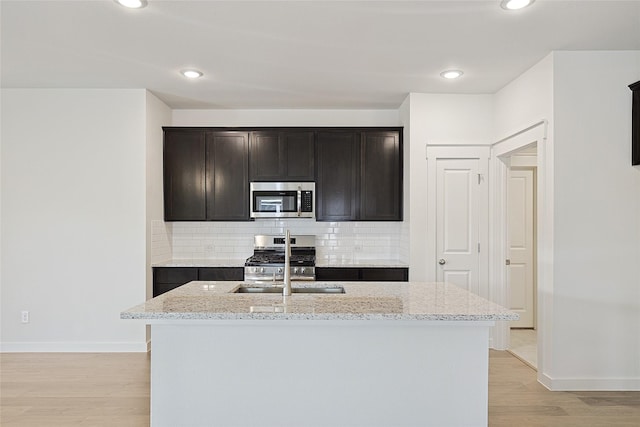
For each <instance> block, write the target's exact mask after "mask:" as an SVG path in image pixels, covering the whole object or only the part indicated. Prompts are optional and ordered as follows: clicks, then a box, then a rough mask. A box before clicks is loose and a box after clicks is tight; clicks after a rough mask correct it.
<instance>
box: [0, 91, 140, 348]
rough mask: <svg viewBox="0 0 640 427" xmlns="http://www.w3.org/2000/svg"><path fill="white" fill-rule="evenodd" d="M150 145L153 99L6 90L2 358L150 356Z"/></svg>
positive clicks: (111, 93) (103, 93)
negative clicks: (131, 317)
mask: <svg viewBox="0 0 640 427" xmlns="http://www.w3.org/2000/svg"><path fill="white" fill-rule="evenodd" d="M145 143H146V141H145V91H144V90H111V89H110V90H100V89H90V90H84V89H82V90H76V89H71V90H69V89H3V90H2V168H1V170H2V194H1V197H2V216H1V218H2V224H1V227H2V242H1V244H2V272H1V280H2V289H1V294H2V295H1V296H2V302H1V304H2V329H1V331H2V350H3V351H132V350H143V349H144V347H141V345H142V344H143V343H144V339H145V336H144V327H142V326H141V325H136V324H133V323H132V322H125V321H122V320H120V319H119V314H120V311H122V310H123V309H126V308H128V307H130V306H132V305H135V304H137V303H140V302H141V301H143V300H144V299H145V288H144V286H143V285H142V284H143V283H145V264H146V263H145V221H146V217H145V199H146V197H145V192H146V188H145V156H146V153H145ZM21 310H29V311H30V314H31V321H30V323H28V324H21V323H20V311H21Z"/></svg>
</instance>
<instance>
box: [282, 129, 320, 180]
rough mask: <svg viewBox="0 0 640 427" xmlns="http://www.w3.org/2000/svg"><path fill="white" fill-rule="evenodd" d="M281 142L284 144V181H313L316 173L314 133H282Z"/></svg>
mask: <svg viewBox="0 0 640 427" xmlns="http://www.w3.org/2000/svg"><path fill="white" fill-rule="evenodd" d="M280 141H282V142H283V143H284V144H283V146H284V151H285V157H284V159H283V160H284V162H283V163H284V166H285V167H284V169H285V170H286V174H285V176H284V177H283V180H284V181H313V180H314V179H315V172H314V163H315V161H314V158H315V150H314V141H313V132H296V131H291V132H282V133H281V134H280Z"/></svg>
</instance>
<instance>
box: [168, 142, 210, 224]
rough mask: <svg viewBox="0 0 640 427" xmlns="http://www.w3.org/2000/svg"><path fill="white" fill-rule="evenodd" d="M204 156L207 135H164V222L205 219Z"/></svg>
mask: <svg viewBox="0 0 640 427" xmlns="http://www.w3.org/2000/svg"><path fill="white" fill-rule="evenodd" d="M204 153H205V142H204V132H202V131H183V130H181V131H177V130H176V131H171V130H166V131H165V132H164V219H165V221H203V220H204V219H205V217H206V211H205V157H204Z"/></svg>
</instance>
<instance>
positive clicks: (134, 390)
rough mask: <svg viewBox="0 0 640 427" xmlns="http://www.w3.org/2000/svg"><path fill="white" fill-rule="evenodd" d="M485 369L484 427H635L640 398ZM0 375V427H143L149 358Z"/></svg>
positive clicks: (516, 367) (21, 363) (80, 360)
mask: <svg viewBox="0 0 640 427" xmlns="http://www.w3.org/2000/svg"><path fill="white" fill-rule="evenodd" d="M489 363H490V366H489V425H490V426H496V427H499V426H509V427H513V426H517V427H524V426H545V427H549V426H551V427H564V426H576V427H577V426H580V427H585V426H588V427H599V426H602V427H605V426H606V427H613V426H633V427H638V426H640V392H550V391H548V390H547V389H545V388H544V387H543V386H542V385H540V384H538V383H537V381H536V374H535V371H534V370H533V369H531V368H530V367H528V366H527V365H525V364H524V363H522V362H521V361H520V360H518V359H517V358H515V357H514V356H512V355H511V354H509V353H507V352H501V351H491V353H490V362H489ZM0 375H1V377H0V392H1V396H0V425H2V427H17V426H20V427H30V426H38V427H41V426H46V427H55V426H65V427H66V426H69V427H71V426H109V427H111V426H132V427H133V426H136V427H137V426H140V427H142V426H148V425H149V357H148V355H147V354H144V353H127V354H122V353H102V354H70V353H55V354H52V353H49V354H47V353H22V354H19V353H3V354H0ZM461 410H464V408H461ZM185 427H188V426H185Z"/></svg>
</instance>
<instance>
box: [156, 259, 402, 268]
mask: <svg viewBox="0 0 640 427" xmlns="http://www.w3.org/2000/svg"><path fill="white" fill-rule="evenodd" d="M245 261H246V258H242V259H239V258H238V259H206V258H203V259H171V260H168V261H162V262H157V263H154V264H153V267H244V262H245ZM316 267H354V268H357V267H374V268H398V267H399V268H408V267H409V265H408V264H407V263H404V262H402V261H398V260H389V259H362V260H340V261H327V260H322V259H317V260H316Z"/></svg>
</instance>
